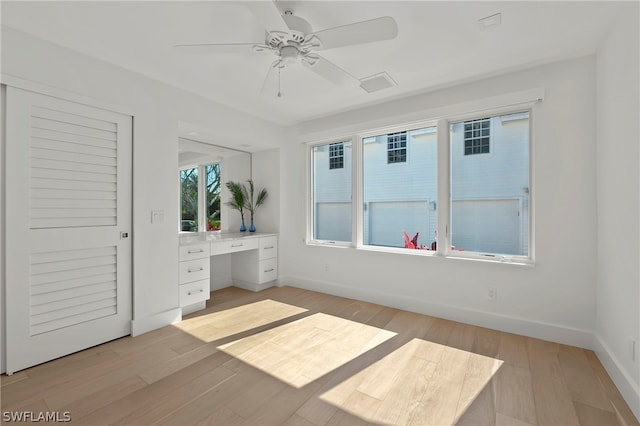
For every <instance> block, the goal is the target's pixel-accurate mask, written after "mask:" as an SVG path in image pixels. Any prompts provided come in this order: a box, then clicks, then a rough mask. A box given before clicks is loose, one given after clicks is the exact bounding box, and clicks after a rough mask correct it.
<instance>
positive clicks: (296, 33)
mask: <svg viewBox="0 0 640 426" xmlns="http://www.w3.org/2000/svg"><path fill="white" fill-rule="evenodd" d="M282 19H283V20H284V22H285V23H286V24H287V26H288V27H289V32H288V33H283V32H280V31H272V32H270V33H269V34H268V35H267V39H266V43H267V45H268V46H271V47H273V48H276V49H277V48H280V47H282V46H283V45H290V44H291V42H294V43H296V44H297V45H300V44H302V43H304V38H305V36H306V35H307V34H311V33H312V32H313V30H312V29H311V25H310V24H309V23H308V22H307V21H306V20H304V19H302V18H300V17H299V16H295V15H293V11H292V10H289V9H287V10H286V11H285V14H284V15H282Z"/></svg>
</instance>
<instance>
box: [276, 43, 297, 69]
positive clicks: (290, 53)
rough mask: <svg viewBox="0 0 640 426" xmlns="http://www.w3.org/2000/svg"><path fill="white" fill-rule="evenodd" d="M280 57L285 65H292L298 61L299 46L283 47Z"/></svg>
mask: <svg viewBox="0 0 640 426" xmlns="http://www.w3.org/2000/svg"><path fill="white" fill-rule="evenodd" d="M280 58H281V60H282V63H283V64H284V65H291V64H294V63H296V62H298V48H297V47H295V46H283V47H281V48H280Z"/></svg>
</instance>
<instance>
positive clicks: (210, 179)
mask: <svg viewBox="0 0 640 426" xmlns="http://www.w3.org/2000/svg"><path fill="white" fill-rule="evenodd" d="M205 171H206V173H207V200H206V203H207V205H206V212H207V231H219V230H220V164H209V165H207V166H206V167H205Z"/></svg>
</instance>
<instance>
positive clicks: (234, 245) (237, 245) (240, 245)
mask: <svg viewBox="0 0 640 426" xmlns="http://www.w3.org/2000/svg"><path fill="white" fill-rule="evenodd" d="M243 245H244V244H242V243H240V244H231V247H242V246H243Z"/></svg>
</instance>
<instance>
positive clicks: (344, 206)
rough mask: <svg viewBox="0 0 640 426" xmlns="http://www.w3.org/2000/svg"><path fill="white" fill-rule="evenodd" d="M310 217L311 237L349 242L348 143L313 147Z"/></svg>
mask: <svg viewBox="0 0 640 426" xmlns="http://www.w3.org/2000/svg"><path fill="white" fill-rule="evenodd" d="M338 153H339V156H337V155H338ZM338 159H339V160H338ZM337 165H339V166H340V167H336V166H337ZM313 219H314V224H313V239H314V240H325V241H342V242H349V241H351V142H342V143H339V144H327V145H319V146H315V147H313Z"/></svg>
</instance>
